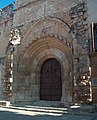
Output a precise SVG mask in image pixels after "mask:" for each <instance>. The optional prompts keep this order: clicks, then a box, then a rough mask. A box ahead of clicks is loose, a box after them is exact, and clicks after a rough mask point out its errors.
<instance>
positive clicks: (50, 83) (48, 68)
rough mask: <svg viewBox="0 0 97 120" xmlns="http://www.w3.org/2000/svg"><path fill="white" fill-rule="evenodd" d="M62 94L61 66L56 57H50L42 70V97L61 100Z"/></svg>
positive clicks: (43, 98) (49, 99) (42, 98)
mask: <svg viewBox="0 0 97 120" xmlns="http://www.w3.org/2000/svg"><path fill="white" fill-rule="evenodd" d="M61 96H62V83H61V66H60V64H59V62H58V61H57V60H56V59H53V58H52V59H48V60H47V61H45V62H44V63H43V65H42V67H41V72H40V99H41V100H48V101H60V100H61Z"/></svg>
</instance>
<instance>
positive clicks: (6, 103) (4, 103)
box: [0, 101, 10, 107]
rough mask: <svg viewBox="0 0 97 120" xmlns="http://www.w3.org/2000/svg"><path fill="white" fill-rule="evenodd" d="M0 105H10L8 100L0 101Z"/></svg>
mask: <svg viewBox="0 0 97 120" xmlns="http://www.w3.org/2000/svg"><path fill="white" fill-rule="evenodd" d="M0 105H1V106H6V107H8V106H9V105H10V102H9V101H0Z"/></svg>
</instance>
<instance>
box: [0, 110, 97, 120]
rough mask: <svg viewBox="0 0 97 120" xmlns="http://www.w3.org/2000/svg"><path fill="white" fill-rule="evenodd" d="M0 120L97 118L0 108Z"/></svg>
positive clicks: (80, 119) (82, 119)
mask: <svg viewBox="0 0 97 120" xmlns="http://www.w3.org/2000/svg"><path fill="white" fill-rule="evenodd" d="M0 120H97V116H96V115H95V116H90V115H69V114H56V113H45V112H33V111H24V110H15V109H7V108H0Z"/></svg>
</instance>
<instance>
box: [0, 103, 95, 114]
mask: <svg viewBox="0 0 97 120" xmlns="http://www.w3.org/2000/svg"><path fill="white" fill-rule="evenodd" d="M0 107H2V108H8V109H16V110H24V111H32V112H45V113H55V114H71V115H73V114H76V115H87V116H91V115H92V116H94V115H97V113H91V112H84V111H81V112H80V110H79V108H78V109H77V108H75V109H74V108H73V109H71V108H55V107H40V106H25V107H16V106H11V105H9V106H3V105H0Z"/></svg>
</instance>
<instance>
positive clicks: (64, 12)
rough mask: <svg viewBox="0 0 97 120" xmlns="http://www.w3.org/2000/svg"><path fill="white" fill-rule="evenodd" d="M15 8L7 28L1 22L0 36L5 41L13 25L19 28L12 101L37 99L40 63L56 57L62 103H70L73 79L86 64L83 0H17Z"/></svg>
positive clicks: (81, 74) (85, 26)
mask: <svg viewBox="0 0 97 120" xmlns="http://www.w3.org/2000/svg"><path fill="white" fill-rule="evenodd" d="M14 11H15V13H14V17H13V19H12V17H11V20H9V21H8V22H7V26H8V27H7V29H6V26H5V23H4V24H2V26H1V36H0V39H2V38H3V40H5V41H6V40H8V37H9V36H10V35H9V34H10V32H9V31H11V28H12V27H14V28H18V29H19V30H20V37H21V44H20V46H16V51H15V52H14V83H13V96H12V98H11V99H12V102H13V103H16V102H19V101H23V102H27V101H28V103H29V102H33V101H38V100H40V70H41V66H42V64H43V63H44V62H45V61H46V60H48V59H50V58H55V59H56V60H58V61H59V63H60V65H61V78H62V98H61V102H62V103H64V104H66V103H72V102H73V94H74V86H73V85H74V78H75V79H77V78H78V77H79V76H83V75H84V74H86V73H87V72H88V67H89V61H88V54H87V53H88V37H87V31H88V23H87V6H86V0H84V1H83V0H79V1H76V0H46V1H44V0H29V1H28V0H22V1H21V0H16V3H15V10H14ZM12 20H13V21H12ZM12 22H13V25H12ZM3 27H4V29H2V28H3ZM3 30H6V32H5V34H4V31H3ZM7 44H8V41H6V44H5V45H7ZM2 45H3V44H2ZM6 47H7V46H4V49H5V48H6ZM2 49H3V48H2ZM7 54H8V53H7Z"/></svg>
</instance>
